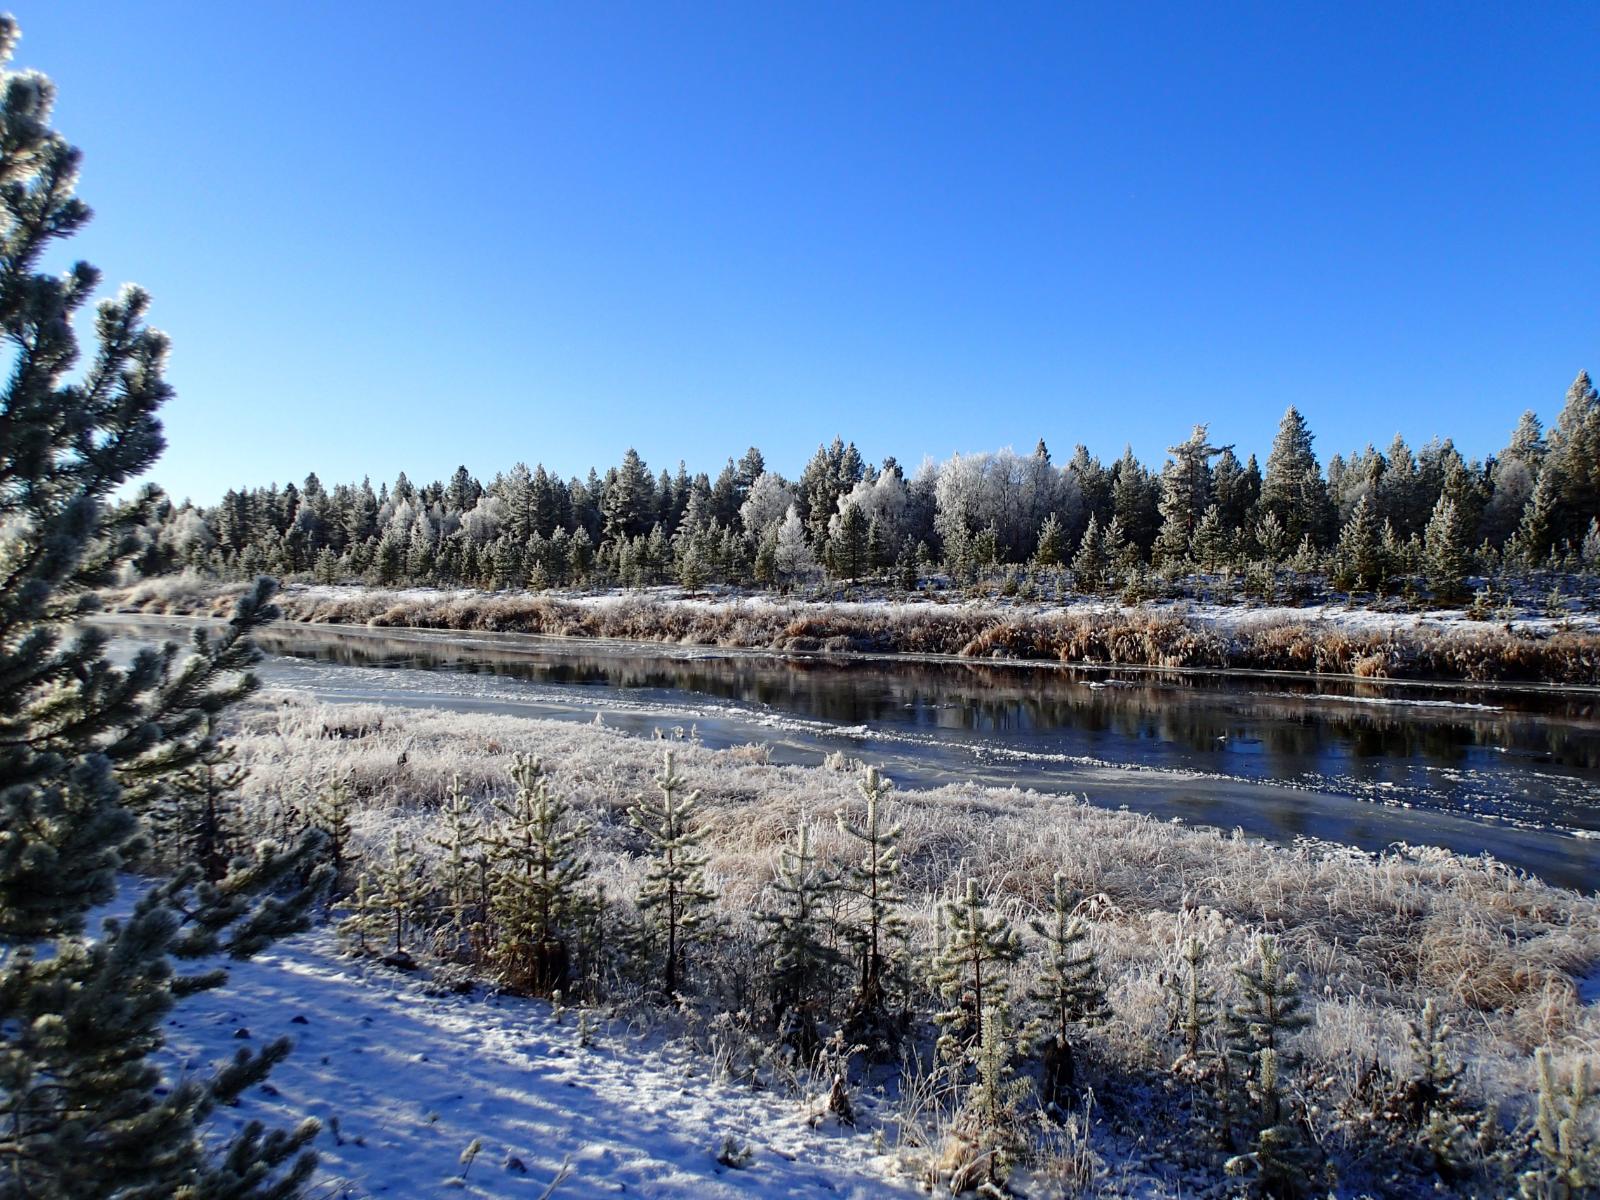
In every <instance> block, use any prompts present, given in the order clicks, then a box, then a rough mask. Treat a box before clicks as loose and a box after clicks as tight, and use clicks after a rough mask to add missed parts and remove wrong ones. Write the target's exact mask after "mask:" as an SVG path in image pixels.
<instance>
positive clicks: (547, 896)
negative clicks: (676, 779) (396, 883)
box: [485, 754, 670, 996]
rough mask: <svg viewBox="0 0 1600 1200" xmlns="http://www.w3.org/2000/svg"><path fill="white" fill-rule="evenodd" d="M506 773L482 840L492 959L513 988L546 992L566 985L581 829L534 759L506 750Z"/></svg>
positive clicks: (576, 911)
mask: <svg viewBox="0 0 1600 1200" xmlns="http://www.w3.org/2000/svg"><path fill="white" fill-rule="evenodd" d="M669 773H670V768H669ZM511 779H512V782H513V783H515V784H516V790H515V792H513V794H512V795H511V797H510V799H509V800H506V801H496V803H495V806H494V807H495V815H496V817H497V818H498V820H497V821H496V822H495V824H494V826H493V829H492V831H491V832H490V833H489V834H488V836H487V838H486V839H485V846H486V852H487V858H488V869H489V876H490V883H489V912H490V920H491V924H492V927H493V930H494V948H493V951H492V957H493V960H494V963H495V965H496V967H497V969H498V970H499V972H500V975H501V978H503V979H504V980H505V981H506V982H507V983H509V984H510V985H511V986H512V987H514V988H517V989H519V990H522V991H526V992H529V993H531V994H532V995H536V996H549V995H552V994H554V993H556V992H560V991H565V990H567V989H568V988H569V987H570V980H571V970H572V959H573V951H574V948H575V947H574V939H575V935H576V932H577V930H578V927H579V925H580V923H581V919H582V914H583V909H584V907H585V900H584V897H583V895H582V891H581V888H582V884H583V882H584V880H585V879H586V877H587V876H588V873H589V867H588V864H587V863H586V862H585V861H584V859H583V858H582V857H581V856H580V855H579V853H578V844H579V842H580V841H581V840H582V839H583V837H584V835H585V834H586V833H587V830H586V829H584V828H583V827H582V826H580V825H577V824H575V823H574V822H573V820H572V818H571V810H570V806H569V805H568V803H567V802H566V801H565V800H564V799H561V798H559V797H557V796H556V795H555V794H554V793H552V792H551V790H550V782H549V780H548V779H547V778H546V777H545V774H544V769H543V767H542V766H541V765H540V762H539V760H538V759H537V758H532V757H529V756H527V755H523V754H518V755H515V756H513V758H512V761H511Z"/></svg>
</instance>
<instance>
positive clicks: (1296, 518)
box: [1261, 405, 1332, 544]
mask: <svg viewBox="0 0 1600 1200" xmlns="http://www.w3.org/2000/svg"><path fill="white" fill-rule="evenodd" d="M1312 441H1313V438H1312V435H1311V427H1310V426H1309V425H1307V424H1306V419H1305V418H1304V417H1303V416H1301V415H1300V410H1299V409H1297V408H1295V407H1294V406H1293V405H1291V406H1290V407H1289V409H1288V411H1286V412H1285V413H1284V414H1283V421H1282V423H1281V424H1280V425H1279V426H1278V434H1277V436H1276V437H1275V438H1273V441H1272V452H1271V453H1270V454H1268V455H1267V470H1266V475H1265V477H1264V478H1263V480H1262V483H1261V507H1262V509H1263V510H1264V513H1270V514H1271V515H1273V516H1275V517H1277V519H1278V524H1279V525H1281V526H1282V527H1283V529H1284V532H1285V533H1286V534H1287V535H1288V539H1289V541H1290V543H1291V544H1293V543H1295V542H1298V541H1299V540H1300V539H1301V538H1302V537H1305V536H1306V535H1308V534H1309V535H1310V536H1311V538H1312V540H1313V541H1314V542H1317V541H1318V540H1319V539H1320V538H1321V537H1322V536H1323V533H1324V531H1325V530H1326V529H1327V527H1328V525H1329V524H1330V522H1331V520H1332V512H1331V505H1329V503H1328V493H1327V488H1326V487H1325V485H1324V484H1323V481H1322V472H1321V469H1320V468H1319V467H1318V465H1317V456H1316V454H1315V453H1313V451H1312V449H1311V444H1312ZM1321 544H1326V543H1321Z"/></svg>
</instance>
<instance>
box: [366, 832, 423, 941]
mask: <svg viewBox="0 0 1600 1200" xmlns="http://www.w3.org/2000/svg"><path fill="white" fill-rule="evenodd" d="M371 876H372V888H373V903H374V905H375V909H376V913H377V915H378V919H379V920H380V921H381V922H382V926H383V928H384V931H385V932H386V933H387V935H388V939H389V940H390V941H392V942H393V944H394V950H393V952H392V953H391V954H390V955H389V956H388V958H387V959H386V960H385V961H387V962H390V963H392V964H393V965H395V966H399V967H409V966H411V965H413V960H412V958H411V954H410V953H409V952H408V951H407V950H406V935H407V934H408V933H412V932H415V928H414V927H415V926H416V925H418V924H419V923H420V921H421V918H422V915H423V906H424V902H425V901H426V898H427V893H426V891H425V889H424V887H423V882H422V865H421V862H420V861H419V860H418V858H417V854H416V851H415V850H413V849H412V848H411V845H410V843H409V842H407V841H406V840H405V837H404V836H403V835H402V834H401V833H400V831H399V830H398V829H397V830H395V831H394V837H393V838H392V839H391V840H390V842H389V854H388V857H387V858H385V859H383V860H382V861H380V862H376V863H374V864H373V865H372V868H371Z"/></svg>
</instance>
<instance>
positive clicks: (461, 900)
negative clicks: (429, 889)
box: [430, 775, 486, 958]
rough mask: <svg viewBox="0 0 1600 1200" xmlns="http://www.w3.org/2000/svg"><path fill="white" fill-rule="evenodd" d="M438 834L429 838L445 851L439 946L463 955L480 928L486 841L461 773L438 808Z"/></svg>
mask: <svg viewBox="0 0 1600 1200" xmlns="http://www.w3.org/2000/svg"><path fill="white" fill-rule="evenodd" d="M439 827H440V828H439V835H438V836H437V837H435V838H432V839H430V840H431V841H432V842H433V844H434V845H435V846H437V847H438V848H439V849H440V850H443V851H444V860H443V861H442V862H441V863H440V864H439V892H440V894H441V896H442V897H443V906H444V913H445V923H444V924H443V925H442V926H440V928H439V930H438V940H439V943H440V944H439V949H440V951H441V952H442V953H443V954H444V955H445V957H447V958H462V957H464V956H466V955H467V954H469V953H470V952H471V950H472V945H473V941H474V938H475V935H476V932H477V931H478V930H479V929H480V928H481V923H482V917H483V912H482V905H481V904H480V900H481V883H480V880H481V878H482V872H483V868H484V859H485V857H486V855H485V845H484V829H483V821H482V820H481V819H480V818H479V816H478V813H477V810H476V809H475V808H474V807H473V804H472V801H471V800H470V799H468V798H467V794H466V791H465V790H464V789H463V788H462V786H461V776H459V775H452V776H451V777H450V787H449V790H447V791H446V792H445V798H444V804H443V805H442V806H441V807H440V809H439Z"/></svg>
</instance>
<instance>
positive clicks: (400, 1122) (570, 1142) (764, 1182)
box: [167, 929, 916, 1200]
mask: <svg viewBox="0 0 1600 1200" xmlns="http://www.w3.org/2000/svg"><path fill="white" fill-rule="evenodd" d="M230 976H231V977H230V980H229V982H228V984H227V985H226V986H224V987H223V988H220V989H218V990H216V991H212V992H207V993H203V994H201V995H199V996H197V997H194V998H193V999H190V1000H187V1001H185V1002H184V1003H183V1004H182V1005H180V1006H179V1008H178V1009H177V1010H176V1011H175V1014H174V1017H173V1019H172V1024H171V1027H170V1028H169V1029H168V1035H169V1039H170V1042H169V1046H168V1050H167V1053H168V1054H169V1055H170V1056H171V1057H172V1059H173V1065H174V1066H175V1067H177V1068H178V1069H184V1068H189V1069H197V1068H203V1067H205V1066H207V1065H209V1064H213V1063H216V1062H219V1061H221V1060H224V1059H227V1058H231V1057H232V1056H233V1054H234V1053H235V1052H236V1051H237V1050H238V1048H239V1047H240V1046H241V1045H250V1046H256V1045H262V1044H265V1043H266V1042H268V1041H271V1040H273V1039H275V1038H278V1037H280V1036H282V1035H284V1034H288V1035H289V1036H291V1037H292V1038H293V1039H294V1042H295V1049H294V1052H293V1053H292V1054H291V1055H290V1056H289V1058H288V1060H287V1061H286V1062H284V1063H283V1064H282V1065H281V1066H279V1067H278V1068H277V1069H276V1070H275V1071H274V1072H273V1073H272V1076H271V1079H270V1080H269V1082H268V1083H267V1084H266V1085H265V1086H263V1087H261V1088H257V1089H255V1090H254V1091H253V1092H252V1093H251V1094H249V1095H248V1096H247V1097H246V1098H245V1099H243V1100H241V1102H240V1103H239V1105H238V1106H237V1107H236V1108H231V1109H223V1110H222V1111H221V1114H220V1116H219V1117H218V1118H217V1120H218V1122H219V1124H220V1126H221V1128H223V1129H225V1130H229V1131H231V1130H232V1129H233V1128H236V1127H238V1126H242V1125H243V1124H244V1123H245V1122H246V1121H249V1120H251V1119H256V1118H259V1119H261V1120H264V1121H266V1122H268V1123H269V1124H271V1125H277V1126H290V1125H293V1124H295V1123H296V1122H298V1121H299V1120H301V1119H303V1118H304V1117H306V1116H314V1117H318V1118H320V1119H321V1120H322V1123H323V1132H322V1134H321V1135H320V1136H319V1137H318V1139H317V1142H316V1148H317V1150H318V1152H319V1153H320V1155H321V1158H322V1173H321V1175H320V1177H319V1183H320V1186H319V1187H314V1188H313V1189H312V1193H311V1194H312V1195H313V1196H323V1197H329V1198H332V1197H339V1198H341V1200H342V1198H345V1197H349V1198H351V1200H354V1198H357V1197H366V1196H400V1197H420V1196H434V1195H440V1194H445V1193H447V1191H448V1193H449V1194H460V1195H466V1196H484V1197H490V1196H493V1197H499V1196H529V1197H540V1196H543V1195H545V1194H546V1193H547V1189H549V1188H550V1186H551V1184H552V1182H553V1181H554V1180H555V1179H556V1178H557V1177H558V1176H559V1175H560V1174H561V1172H562V1167H563V1164H566V1165H567V1166H568V1168H569V1170H568V1174H567V1175H566V1177H565V1178H564V1179H563V1180H562V1182H561V1183H560V1184H559V1185H558V1186H556V1187H555V1189H554V1191H553V1192H550V1193H549V1194H551V1195H553V1196H556V1197H559V1198H562V1200H565V1198H567V1197H573V1198H576V1197H588V1196H608V1197H609V1196H617V1195H631V1196H652V1197H677V1196H681V1197H695V1198H697V1200H698V1198H700V1197H708V1198H714V1197H722V1196H741V1197H750V1196H835V1197H850V1196H859V1197H874V1196H893V1195H908V1196H909V1195H913V1194H916V1193H915V1190H914V1189H913V1187H912V1186H911V1184H910V1182H909V1181H906V1180H892V1179H891V1178H889V1173H890V1172H891V1171H892V1168H893V1159H892V1157H890V1156H889V1155H887V1154H886V1153H881V1152H879V1151H877V1150H875V1149H874V1141H873V1138H872V1136H871V1135H870V1134H869V1133H866V1132H855V1131H849V1130H843V1131H840V1130H837V1129H826V1128H824V1129H812V1128H810V1127H809V1126H808V1124H807V1122H806V1120H805V1108H806V1106H805V1104H804V1103H803V1102H802V1101H801V1100H799V1099H795V1098H792V1097H788V1096H777V1095H775V1094H773V1093H772V1092H756V1091H752V1090H751V1089H750V1088H748V1087H746V1086H743V1085H740V1084H736V1083H725V1082H719V1081H717V1080H715V1079H713V1078H710V1077H709V1076H708V1073H707V1072H708V1069H709V1063H708V1060H706V1059H705V1058H703V1057H702V1056H700V1055H699V1054H697V1053H696V1052H695V1051H694V1050H693V1049H692V1048H690V1047H687V1046H684V1045H682V1044H674V1043H672V1042H670V1041H668V1040H667V1039H666V1038H665V1037H663V1036H661V1035H659V1034H650V1035H645V1036H642V1037H635V1036H633V1035H631V1034H630V1033H629V1031H628V1030H627V1028H626V1026H623V1025H621V1024H615V1025H612V1026H610V1027H606V1028H602V1029H599V1030H597V1032H596V1033H595V1035H594V1044H593V1045H592V1046H591V1047H589V1048H583V1047H581V1046H580V1044H579V1041H580V1039H579V1035H578V1028H577V1018H576V1015H575V1014H574V1013H572V1012H570V1011H569V1012H568V1013H567V1014H566V1015H565V1017H564V1019H563V1020H562V1021H561V1022H560V1023H559V1024H558V1023H557V1022H555V1021H554V1020H553V1019H552V1016H551V1010H550V1007H549V1006H548V1005H545V1004H540V1003H536V1002H531V1001H526V1000H521V999H516V998H511V997H504V998H502V997H495V996H485V995H483V994H482V993H479V994H476V995H471V996H456V995H436V994H430V992H429V991H428V990H425V988H424V986H423V985H422V984H421V983H420V982H419V981H418V980H416V979H414V978H411V977H408V976H404V975H400V974H398V973H396V972H393V971H391V970H389V969H388V968H385V967H382V966H379V965H376V964H369V963H366V962H363V961H360V960H355V959H350V958H345V957H342V956H341V955H340V954H339V952H338V947H337V945H336V942H335V939H334V936H333V935H332V934H331V933H330V932H329V931H327V930H326V929H320V930H317V931H314V932H312V933H309V934H305V935H302V936H300V937H296V938H292V939H289V940H288V941H285V942H283V943H281V944H279V945H278V946H277V947H275V948H274V949H273V950H272V951H270V952H268V953H267V954H265V955H263V956H262V957H261V958H260V959H258V960H256V961H254V962H250V963H246V964H243V965H235V966H232V967H231V969H230ZM727 1137H732V1138H734V1139H736V1140H737V1142H738V1143H740V1144H741V1145H744V1146H748V1147H749V1148H750V1150H751V1151H752V1156H751V1158H750V1160H749V1162H748V1164H747V1165H746V1166H744V1167H742V1168H738V1169H734V1168H729V1167H727V1166H724V1165H723V1164H721V1163H719V1162H718V1154H719V1152H721V1150H722V1148H723V1141H724V1139H725V1138H727ZM474 1139H481V1141H482V1150H481V1151H480V1153H479V1154H478V1156H477V1159H476V1161H475V1162H474V1163H473V1164H472V1165H471V1167H470V1169H469V1170H468V1171H467V1174H466V1179H465V1181H464V1185H463V1184H457V1183H455V1182H454V1179H455V1177H458V1176H459V1175H460V1173H461V1170H462V1168H461V1165H460V1161H459V1159H460V1156H461V1154H462V1151H464V1150H465V1149H466V1148H467V1147H468V1146H469V1145H470V1144H471V1143H472V1142H473V1140H474Z"/></svg>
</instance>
